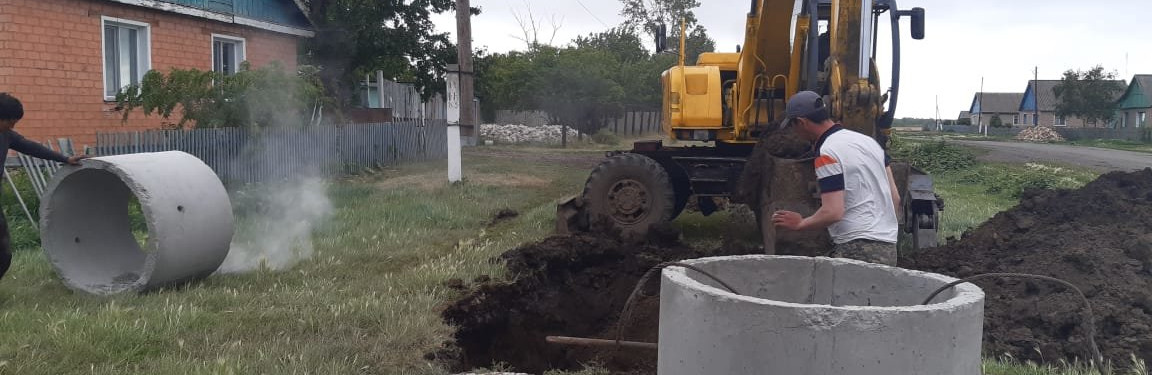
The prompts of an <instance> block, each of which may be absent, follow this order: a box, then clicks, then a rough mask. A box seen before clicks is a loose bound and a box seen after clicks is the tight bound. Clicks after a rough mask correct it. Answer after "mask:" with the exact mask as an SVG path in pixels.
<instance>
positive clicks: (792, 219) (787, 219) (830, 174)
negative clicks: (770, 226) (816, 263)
mask: <svg viewBox="0 0 1152 375" xmlns="http://www.w3.org/2000/svg"><path fill="white" fill-rule="evenodd" d="M814 164H815V166H816V177H817V178H818V179H819V184H820V191H821V194H820V209H819V210H816V213H814V214H812V216H809V217H807V218H804V217H802V216H800V214H798V213H795V212H791V211H778V212H776V213H774V214H773V215H772V223H774V224H776V226H779V227H782V228H785V229H791V230H809V229H823V228H827V227H829V226H831V225H832V224H836V222H838V221H840V220H842V219H844V167H843V166H842V165H840V161H838V160H836V158H835V157H834V154H831V153H824V154H821V155H820V157H818V158H816V160H815V162H814Z"/></svg>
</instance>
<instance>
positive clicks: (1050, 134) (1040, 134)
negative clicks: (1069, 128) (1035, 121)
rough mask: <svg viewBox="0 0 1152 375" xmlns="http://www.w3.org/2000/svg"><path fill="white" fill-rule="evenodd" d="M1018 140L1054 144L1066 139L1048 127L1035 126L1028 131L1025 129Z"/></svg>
mask: <svg viewBox="0 0 1152 375" xmlns="http://www.w3.org/2000/svg"><path fill="white" fill-rule="evenodd" d="M1016 140H1019V141H1025V142H1036V143H1052V142H1063V141H1064V137H1061V136H1060V133H1057V132H1056V131H1055V130H1052V128H1049V127H1047V126H1033V127H1030V128H1028V129H1024V131H1022V132H1020V134H1017V135H1016Z"/></svg>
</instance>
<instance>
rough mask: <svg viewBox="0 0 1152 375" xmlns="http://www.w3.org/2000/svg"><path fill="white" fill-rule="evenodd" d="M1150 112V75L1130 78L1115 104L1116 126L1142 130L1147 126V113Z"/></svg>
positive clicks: (1151, 103)
mask: <svg viewBox="0 0 1152 375" xmlns="http://www.w3.org/2000/svg"><path fill="white" fill-rule="evenodd" d="M1149 112H1152V74H1138V75H1136V76H1135V77H1132V83H1130V84H1128V90H1126V91H1124V95H1123V96H1121V97H1120V100H1119V101H1117V104H1116V126H1117V127H1121V128H1143V127H1147V126H1148V113H1149Z"/></svg>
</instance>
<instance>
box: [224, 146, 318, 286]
mask: <svg viewBox="0 0 1152 375" xmlns="http://www.w3.org/2000/svg"><path fill="white" fill-rule="evenodd" d="M292 133H293V132H291V131H289V132H288V133H285V134H277V135H268V134H265V135H263V136H261V138H260V139H259V141H257V142H253V143H256V144H257V146H256V147H257V149H255V150H252V152H251V153H249V154H248V155H259V157H256V158H252V159H249V160H251V161H249V162H248V163H246V164H249V165H248V166H252V165H260V166H263V167H265V168H263V169H261V170H263V171H265V172H266V173H268V175H267V176H266V177H270V178H265V182H263V183H262V188H259V189H257V190H256V193H255V194H249V196H246V197H240V199H249V200H251V201H249V202H244V203H245V204H251V205H254V206H255V207H256V208H255V209H253V210H250V211H252V212H250V213H248V215H246V217H238V218H237V219H238V220H237V222H238V223H242V224H241V225H238V230H237V233H236V236H235V237H234V238H233V240H232V248H231V250H229V252H228V257H227V258H225V259H224V264H222V265H221V266H220V268H219V270H218V272H221V273H241V272H247V271H253V270H257V269H262V268H263V269H270V270H277V271H278V270H284V269H287V268H289V267H292V266H294V265H296V264H298V263H299V262H301V261H304V260H307V259H309V258H311V257H312V254H313V252H314V249H313V245H312V233H313V232H314V231H315V230H316V229H317V228H318V227H319V226H320V225H321V224H323V223H324V222H326V221H327V220H328V218H329V217H330V216H331V214H332V202H331V201H330V200H329V198H328V182H327V181H326V180H325V179H324V178H323V177H321V176H322V175H321V174H320V173H319V168H318V167H317V165H316V164H317V161H315V160H310V159H308V157H307V156H304V155H301V153H299V152H291V151H292V150H299V149H297V148H294V147H295V146H299V145H294V144H293V143H299V141H300V140H305V141H306V140H307V139H308V138H307V137H306V136H303V134H300V133H295V134H292ZM285 151H288V152H285ZM285 159H288V160H285Z"/></svg>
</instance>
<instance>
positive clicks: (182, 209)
mask: <svg viewBox="0 0 1152 375" xmlns="http://www.w3.org/2000/svg"><path fill="white" fill-rule="evenodd" d="M176 211H180V212H184V206H176Z"/></svg>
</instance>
